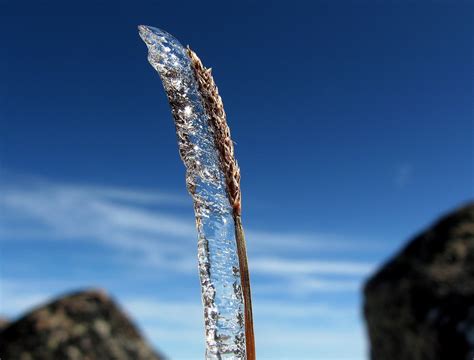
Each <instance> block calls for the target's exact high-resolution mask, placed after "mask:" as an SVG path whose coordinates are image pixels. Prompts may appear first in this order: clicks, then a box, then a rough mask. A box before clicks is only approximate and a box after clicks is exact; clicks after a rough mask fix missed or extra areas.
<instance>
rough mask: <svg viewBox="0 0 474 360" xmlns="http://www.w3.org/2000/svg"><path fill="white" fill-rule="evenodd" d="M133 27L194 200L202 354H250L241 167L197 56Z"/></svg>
mask: <svg viewBox="0 0 474 360" xmlns="http://www.w3.org/2000/svg"><path fill="white" fill-rule="evenodd" d="M139 31H140V36H141V38H142V39H143V41H144V42H145V43H146V45H147V47H148V51H149V54H148V61H149V62H150V64H151V65H152V66H153V67H154V68H155V70H156V71H157V72H158V73H159V75H160V77H161V80H162V82H163V86H164V88H165V91H166V94H167V96H168V100H169V103H170V106H171V112H172V114H173V117H174V120H175V124H176V133H177V137H178V145H179V152H180V155H181V158H182V159H183V162H184V164H185V166H186V184H187V188H188V191H189V193H190V194H191V196H192V198H193V201H194V210H195V215H196V227H197V231H198V261H199V275H200V279H201V290H202V301H203V305H204V324H205V334H206V359H247V360H253V359H254V358H255V355H254V349H253V346H254V345H253V324H252V316H251V303H250V288H249V281H248V270H247V259H246V254H245V240H244V238H243V231H242V225H241V220H240V188H239V182H240V173H239V169H238V166H237V163H236V161H235V159H234V155H233V145H232V141H231V140H230V133H229V129H228V127H227V123H226V121H225V113H224V110H223V106H222V101H221V99H220V97H219V95H218V93H217V88H216V87H215V84H214V82H213V79H212V76H211V74H210V70H208V69H205V68H204V67H203V66H202V64H201V62H200V60H199V59H198V58H197V56H196V54H194V53H193V52H192V51H191V50H190V49H185V48H184V47H183V46H182V45H181V44H180V43H179V42H178V41H177V40H176V39H175V38H174V37H173V36H171V35H170V34H168V33H166V32H165V31H162V30H160V29H156V28H152V27H147V26H139ZM243 285H244V288H243V287H242V286H243Z"/></svg>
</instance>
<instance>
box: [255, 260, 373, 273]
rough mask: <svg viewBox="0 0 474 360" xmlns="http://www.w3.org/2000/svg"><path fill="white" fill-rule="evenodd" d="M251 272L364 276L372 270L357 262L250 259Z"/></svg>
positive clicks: (370, 265)
mask: <svg viewBox="0 0 474 360" xmlns="http://www.w3.org/2000/svg"><path fill="white" fill-rule="evenodd" d="M251 266H252V270H253V271H257V272H262V273H267V274H273V275H311V274H334V275H348V276H365V275H367V274H369V273H370V272H371V271H372V270H373V269H374V264H373V263H366V262H357V261H341V260H334V261H323V260H301V259H288V258H277V257H266V258H256V259H254V260H252V259H251Z"/></svg>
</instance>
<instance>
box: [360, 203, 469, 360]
mask: <svg viewBox="0 0 474 360" xmlns="http://www.w3.org/2000/svg"><path fill="white" fill-rule="evenodd" d="M364 292H365V304H364V312H365V318H366V323H367V329H368V333H369V337H370V344H371V345H370V346H371V359H372V360H392V359H393V360H395V359H396V360H435V359H439V360H441V359H443V360H445V359H446V360H448V359H449V360H472V359H473V358H474V203H471V204H469V205H467V206H465V207H463V208H461V209H458V210H457V211H455V212H453V213H451V214H449V215H448V216H446V217H444V218H442V219H441V220H440V221H439V222H437V223H436V224H435V225H434V226H433V227H431V228H430V229H428V230H427V231H425V232H424V233H422V234H420V235H419V236H417V237H416V238H414V239H413V240H412V241H410V242H409V243H408V245H407V246H406V247H405V248H404V249H403V250H402V251H401V252H400V253H399V254H398V255H396V256H395V257H394V258H393V259H392V260H391V261H389V262H388V263H387V264H386V265H384V266H383V267H382V269H381V270H380V271H378V272H377V273H376V274H375V275H374V276H373V277H372V278H371V279H369V281H368V282H367V284H366V286H365V291H364Z"/></svg>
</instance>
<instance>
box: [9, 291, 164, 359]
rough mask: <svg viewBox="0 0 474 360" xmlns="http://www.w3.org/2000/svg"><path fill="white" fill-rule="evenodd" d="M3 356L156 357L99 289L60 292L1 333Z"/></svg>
mask: <svg viewBox="0 0 474 360" xmlns="http://www.w3.org/2000/svg"><path fill="white" fill-rule="evenodd" d="M0 357H1V359H2V360H56V359H58V360H60V359H61V360H99V359H100V360H125V359H127V360H129V359H130V360H131V359H134V360H161V359H163V357H162V356H161V355H159V354H158V353H156V352H155V351H154V350H152V348H151V347H150V346H149V345H148V344H147V343H146V341H145V340H144V339H143V338H142V336H141V334H140V333H139V332H138V330H137V328H136V327H135V326H134V325H133V324H132V323H131V321H130V320H129V319H128V317H127V316H126V315H125V314H124V313H123V312H122V311H121V310H120V309H119V308H118V307H117V305H116V304H115V303H114V302H113V301H112V300H111V299H110V298H109V297H108V296H107V295H106V294H105V293H104V292H102V291H97V290H90V291H83V292H78V293H74V294H71V295H67V296H64V297H62V298H60V299H58V300H56V301H53V302H51V303H49V304H47V305H44V306H42V307H39V308H38V309H36V310H33V311H32V312H30V313H29V314H27V315H25V316H24V317H22V318H21V319H19V320H17V321H15V322H13V323H11V324H9V325H8V326H7V327H5V328H4V329H3V330H2V331H1V333H0Z"/></svg>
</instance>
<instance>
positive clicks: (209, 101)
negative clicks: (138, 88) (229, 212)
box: [187, 47, 241, 215]
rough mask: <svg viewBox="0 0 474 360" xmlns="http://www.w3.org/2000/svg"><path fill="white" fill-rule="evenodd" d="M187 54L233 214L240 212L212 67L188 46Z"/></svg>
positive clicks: (234, 167) (230, 148) (237, 175)
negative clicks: (217, 152) (203, 61)
mask: <svg viewBox="0 0 474 360" xmlns="http://www.w3.org/2000/svg"><path fill="white" fill-rule="evenodd" d="M187 52H188V56H189V57H190V59H191V63H192V65H193V68H194V73H195V75H196V79H197V82H198V85H199V90H200V93H201V95H202V97H203V100H204V106H205V108H206V112H207V114H208V116H209V121H210V125H211V127H212V129H213V133H214V141H215V143H216V148H217V150H218V151H219V159H220V163H221V167H222V170H223V172H224V174H225V178H226V185H227V195H228V197H229V201H230V203H231V205H232V207H233V209H234V214H235V215H240V213H241V192H240V169H239V166H238V164H237V161H236V160H235V156H234V144H233V142H232V139H231V137H230V129H229V126H228V125H227V121H226V115H225V111H224V104H223V103H222V99H221V97H220V95H219V91H218V89H217V86H216V84H215V82H214V79H213V78H212V75H211V72H212V68H209V69H207V68H206V67H204V65H203V64H202V62H201V60H200V59H199V57H198V56H197V55H196V53H195V52H194V51H192V50H191V49H190V48H189V47H188V48H187Z"/></svg>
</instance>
